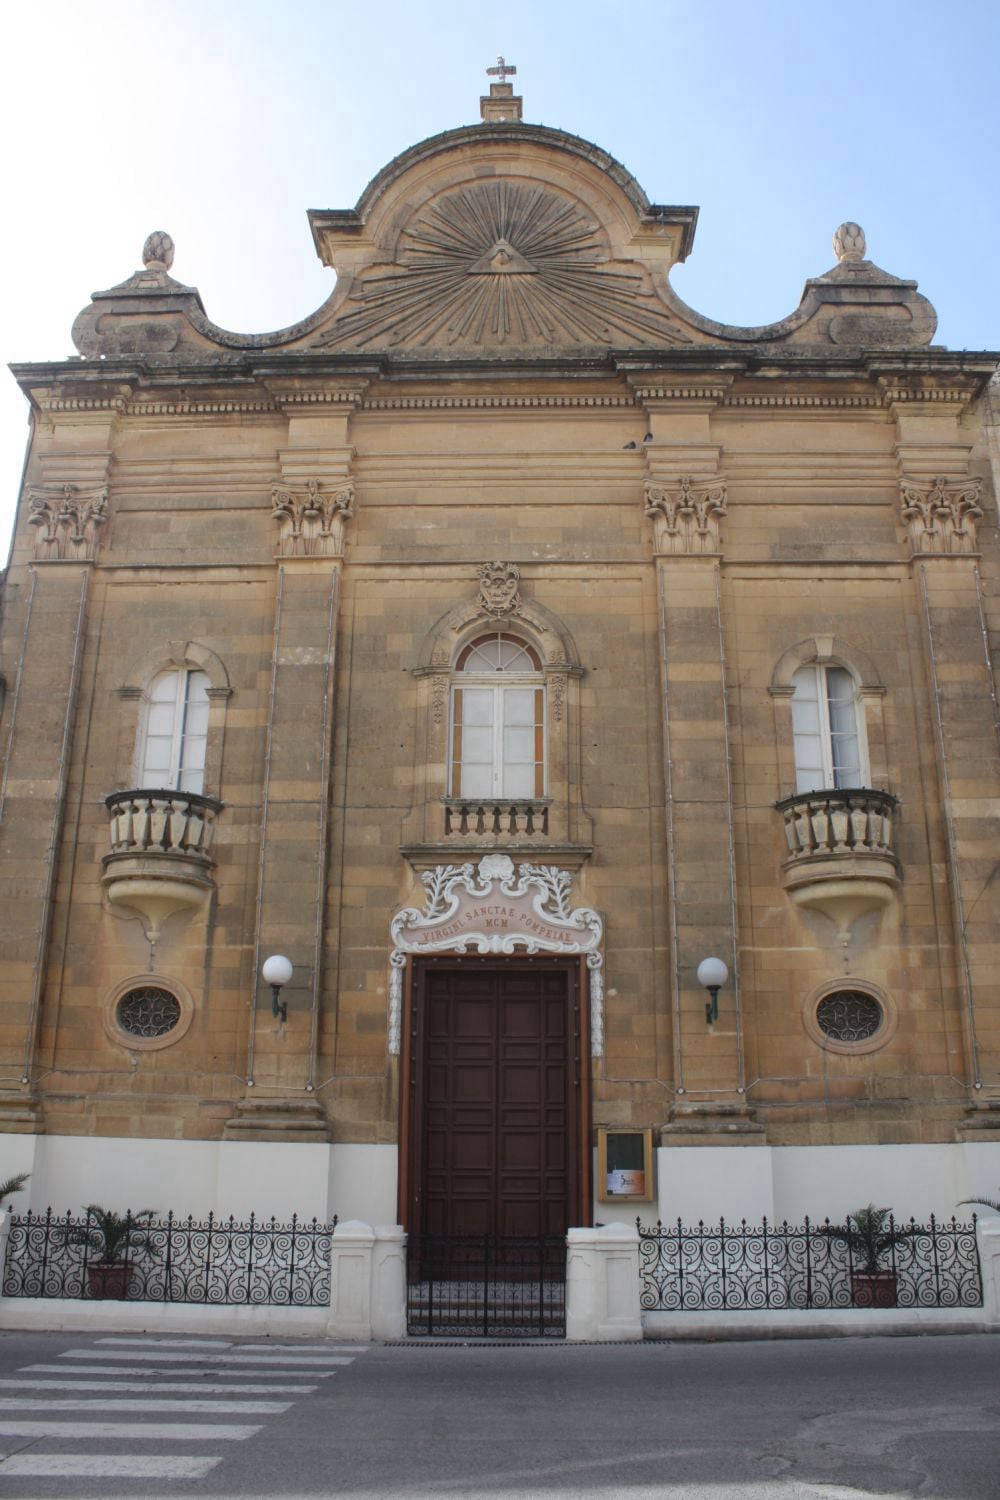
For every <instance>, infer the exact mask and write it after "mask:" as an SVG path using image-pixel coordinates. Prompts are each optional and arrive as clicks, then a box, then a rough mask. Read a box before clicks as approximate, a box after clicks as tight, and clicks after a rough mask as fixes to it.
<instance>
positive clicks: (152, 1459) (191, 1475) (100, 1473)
mask: <svg viewBox="0 0 1000 1500" xmlns="http://www.w3.org/2000/svg"><path fill="white" fill-rule="evenodd" d="M221 1462H222V1459H221V1458H215V1457H212V1458H188V1457H184V1458H175V1457H174V1456H173V1455H172V1454H166V1453H147V1454H141V1453H13V1454H11V1456H10V1458H5V1459H3V1460H2V1461H0V1478H4V1477H5V1476H7V1475H13V1476H14V1477H15V1478H20V1479H204V1478H205V1476H206V1474H210V1473H211V1472H212V1470H213V1469H214V1468H215V1467H216V1465H217V1464H221Z"/></svg>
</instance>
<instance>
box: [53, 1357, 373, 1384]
mask: <svg viewBox="0 0 1000 1500" xmlns="http://www.w3.org/2000/svg"><path fill="white" fill-rule="evenodd" d="M346 1363H347V1364H350V1360H347V1361H346ZM24 1368H25V1371H26V1372H27V1373H30V1374H32V1375H43V1374H45V1373H49V1374H52V1375H68V1374H69V1373H70V1371H72V1372H73V1374H74V1375H145V1376H146V1377H147V1379H148V1377H149V1376H150V1375H159V1374H160V1373H161V1372H160V1371H159V1370H157V1369H156V1368H155V1367H154V1368H153V1369H152V1370H151V1369H150V1368H149V1366H148V1365H25V1367H24ZM162 1373H163V1374H164V1375H189V1376H203V1375H215V1374H217V1375H231V1376H233V1377H234V1378H236V1377H238V1376H240V1377H241V1376H243V1375H245V1376H246V1377H247V1379H251V1378H252V1377H253V1376H255V1375H259V1376H260V1377H261V1379H262V1380H263V1379H264V1378H265V1377H266V1378H268V1379H273V1378H275V1377H278V1376H280V1377H281V1379H282V1380H329V1379H330V1376H331V1375H336V1373H337V1372H336V1370H273V1369H271V1370H269V1369H267V1368H266V1367H265V1368H263V1369H262V1368H261V1367H260V1366H259V1365H258V1366H257V1367H256V1368H255V1369H251V1370H206V1369H203V1368H202V1366H201V1365H191V1366H185V1367H183V1368H178V1367H177V1366H176V1365H175V1366H174V1367H173V1368H172V1369H170V1370H164V1371H162Z"/></svg>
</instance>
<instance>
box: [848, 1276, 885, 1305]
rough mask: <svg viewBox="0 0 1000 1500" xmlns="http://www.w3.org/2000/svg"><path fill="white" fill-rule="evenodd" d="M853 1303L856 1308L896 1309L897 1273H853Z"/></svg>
mask: <svg viewBox="0 0 1000 1500" xmlns="http://www.w3.org/2000/svg"><path fill="white" fill-rule="evenodd" d="M851 1303H852V1305H853V1306H854V1307H895V1306H896V1273H895V1271H852V1272H851Z"/></svg>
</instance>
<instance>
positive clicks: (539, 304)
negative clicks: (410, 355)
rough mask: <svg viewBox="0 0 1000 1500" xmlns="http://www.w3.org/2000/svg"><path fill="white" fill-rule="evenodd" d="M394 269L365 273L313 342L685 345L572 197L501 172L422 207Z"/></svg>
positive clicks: (641, 277)
mask: <svg viewBox="0 0 1000 1500" xmlns="http://www.w3.org/2000/svg"><path fill="white" fill-rule="evenodd" d="M397 266H398V269H396V270H386V271H384V272H381V271H372V272H370V273H369V274H368V275H367V277H365V279H364V280H363V281H362V283H361V286H360V289H359V290H358V291H356V292H355V293H354V294H353V299H352V301H357V302H360V304H361V305H360V306H356V307H355V306H353V305H352V301H349V302H348V303H347V305H346V310H345V311H344V312H342V313H341V315H340V316H339V317H338V319H337V323H336V326H335V328H334V329H333V331H332V332H331V333H330V334H329V335H328V336H327V337H326V338H325V339H322V340H320V342H321V343H322V344H351V345H355V346H360V347H365V346H368V345H372V344H380V345H389V346H392V345H396V344H404V343H405V344H414V345H434V346H447V345H450V344H457V343H462V344H477V345H484V346H487V347H496V346H499V345H504V344H511V345H524V344H527V345H535V346H538V345H550V344H556V343H558V344H560V345H564V344H585V345H595V344H596V345H605V344H607V343H609V342H621V341H623V340H624V341H627V342H629V343H632V344H636V343H637V344H663V343H675V344H683V343H688V342H690V340H689V339H688V338H687V336H686V335H685V334H684V333H682V332H681V330H680V329H679V328H678V327H677V324H676V323H675V322H674V321H673V320H672V319H671V318H670V317H669V316H668V315H667V313H666V312H665V311H664V310H662V309H661V308H660V307H659V306H658V305H657V300H656V296H655V293H654V291H653V289H652V287H651V285H650V284H649V281H648V278H647V276H646V275H645V273H644V272H643V271H641V270H629V271H625V270H612V269H610V267H609V264H608V254H607V250H606V249H605V246H604V241H603V236H602V233H601V230H600V228H599V226H598V225H597V223H596V222H595V220H594V219H592V218H591V216H590V215H589V214H588V213H587V212H586V211H585V210H584V208H583V207H582V206H581V205H579V204H578V203H576V202H575V201H573V200H572V199H569V198H566V197H562V196H560V195H558V194H556V193H554V192H551V191H549V190H547V189H545V188H541V187H534V186H529V185H527V184H521V183H513V182H508V181H502V180H501V181H495V182H485V183H477V184H475V185H473V186H470V187H463V188H459V189H457V190H456V191H454V192H451V193H448V194H446V195H445V196H444V197H442V198H440V199H439V200H438V201H437V202H436V203H434V204H431V205H430V206H429V207H427V208H424V209H423V210H422V211H421V212H420V213H418V215H417V216H416V218H415V219H414V220H413V221H412V222H411V224H410V225H409V227H408V228H407V229H405V230H404V231H403V233H402V236H401V240H400V249H399V251H398V254H397Z"/></svg>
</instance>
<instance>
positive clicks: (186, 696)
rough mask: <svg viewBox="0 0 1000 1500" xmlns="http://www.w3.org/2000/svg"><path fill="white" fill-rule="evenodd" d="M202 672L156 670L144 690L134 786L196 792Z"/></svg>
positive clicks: (201, 777)
mask: <svg viewBox="0 0 1000 1500" xmlns="http://www.w3.org/2000/svg"><path fill="white" fill-rule="evenodd" d="M209 686H210V681H209V676H208V673H207V672H197V671H191V670H187V669H182V670H178V671H169V672H159V673H157V675H156V676H155V677H154V678H153V680H152V682H151V683H150V684H149V687H148V688H147V689H146V691H145V693H144V694H143V711H142V714H141V717H140V721H139V741H138V744H137V746H136V757H135V760H136V785H137V786H139V787H144V788H147V789H150V790H152V789H159V788H169V790H171V791H181V792H201V791H202V790H203V788H204V783H205V745H206V742H207V738H208V707H209V699H208V689H209Z"/></svg>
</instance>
